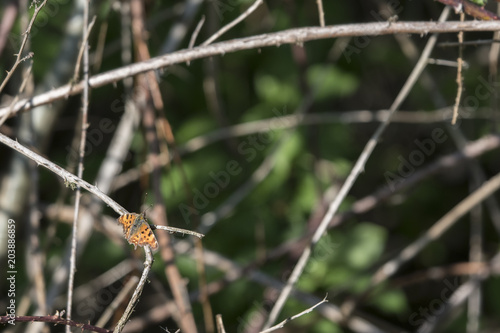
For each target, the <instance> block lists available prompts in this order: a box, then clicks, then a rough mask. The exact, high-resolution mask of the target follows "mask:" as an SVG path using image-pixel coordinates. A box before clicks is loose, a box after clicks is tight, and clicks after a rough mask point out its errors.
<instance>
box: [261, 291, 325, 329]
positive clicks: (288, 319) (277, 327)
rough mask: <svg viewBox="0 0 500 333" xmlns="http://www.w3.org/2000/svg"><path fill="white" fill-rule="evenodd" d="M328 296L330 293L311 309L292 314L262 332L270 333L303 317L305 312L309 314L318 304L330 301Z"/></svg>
mask: <svg viewBox="0 0 500 333" xmlns="http://www.w3.org/2000/svg"><path fill="white" fill-rule="evenodd" d="M327 297H328V295H326V296H325V298H323V300H322V301H321V302H319V303H316V304H315V305H313V306H311V307H310V308H309V309H306V310H304V311H302V312H301V313H298V314H296V315H294V316H291V317H290V318H287V319H285V320H283V321H282V322H281V323H279V324H277V325H274V326H273V327H270V328H268V329H267V330H264V331H261V332H260V333H269V332H273V331H276V330H277V329H280V328H283V327H285V325H286V324H287V323H288V322H290V321H292V320H294V319H297V318H299V317H301V316H303V315H305V314H308V313H310V312H312V310H314V309H315V308H317V307H318V306H320V305H321V304H323V303H326V302H328V300H327V299H326V298H327Z"/></svg>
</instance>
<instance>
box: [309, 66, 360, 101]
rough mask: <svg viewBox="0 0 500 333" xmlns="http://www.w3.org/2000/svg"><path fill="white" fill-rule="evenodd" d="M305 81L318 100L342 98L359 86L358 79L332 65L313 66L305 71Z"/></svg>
mask: <svg viewBox="0 0 500 333" xmlns="http://www.w3.org/2000/svg"><path fill="white" fill-rule="evenodd" d="M307 80H308V82H309V85H310V86H311V89H312V90H313V91H314V93H315V96H316V98H317V99H318V100H323V99H327V98H333V97H344V96H347V95H350V94H352V93H353V92H354V91H355V90H356V89H357V88H358V86H359V81H358V79H357V78H356V77H355V76H354V75H352V74H350V73H348V72H344V71H342V70H340V69H338V68H337V67H336V66H333V65H324V64H322V65H313V66H311V67H310V68H309V69H308V71H307Z"/></svg>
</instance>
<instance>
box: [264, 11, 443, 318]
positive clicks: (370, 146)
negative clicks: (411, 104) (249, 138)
mask: <svg viewBox="0 0 500 333" xmlns="http://www.w3.org/2000/svg"><path fill="white" fill-rule="evenodd" d="M449 12H450V9H449V7H445V9H444V10H443V12H442V13H441V16H440V17H439V22H443V21H445V20H446V18H447V17H448V15H449ZM436 41H437V34H434V35H432V36H431V37H430V38H429V40H428V42H427V45H426V46H425V48H424V50H423V52H422V55H421V57H420V59H419V61H418V62H417V64H416V65H415V67H414V69H413V71H412V72H411V74H410V76H409V77H408V79H407V81H406V83H405V84H404V86H403V88H402V89H401V91H400V92H399V94H398V96H397V97H396V99H395V100H394V102H393V104H392V105H391V108H390V109H389V110H390V114H389V116H388V117H387V119H386V120H385V122H383V123H381V124H380V125H379V127H378V128H377V130H376V131H375V133H374V134H373V135H372V137H371V138H370V140H369V141H368V143H367V144H366V146H365V148H364V149H363V152H362V153H361V155H360V156H359V158H358V160H357V161H356V164H355V165H354V167H353V168H352V170H351V172H350V173H349V176H348V177H347V179H346V181H345V183H344V184H343V185H342V188H341V189H340V191H339V193H338V195H337V196H336V197H335V200H334V201H333V202H332V203H331V204H330V206H329V207H328V212H327V213H326V214H325V216H324V217H323V219H322V221H321V223H320V224H319V226H318V228H317V229H316V231H315V233H314V235H313V237H312V239H311V241H310V243H309V244H308V246H307V247H306V248H305V250H304V252H303V253H302V255H301V256H300V258H299V260H298V262H297V264H296V266H295V267H294V269H293V271H292V273H291V275H290V277H289V278H288V281H287V283H286V286H285V288H284V289H283V290H282V292H281V294H280V295H279V297H278V299H277V301H276V303H275V304H274V307H273V309H272V310H271V313H270V314H269V316H268V320H267V322H266V324H265V326H264V328H269V327H271V325H272V323H274V322H275V321H276V318H277V317H278V315H279V314H280V313H281V310H282V309H283V306H284V305H285V302H286V300H287V299H288V297H289V296H290V293H291V291H292V289H293V287H294V285H295V284H296V282H297V281H298V279H299V277H300V276H301V274H302V272H303V270H304V268H305V266H306V264H307V262H308V260H309V257H310V256H311V253H312V249H313V247H314V246H315V245H316V243H317V242H318V241H319V240H320V239H321V237H322V236H323V234H324V233H325V231H326V229H327V228H328V225H329V223H330V220H331V219H332V218H333V216H334V215H335V214H336V213H337V210H338V208H339V207H340V204H341V203H342V201H343V200H344V198H345V197H346V196H347V194H348V193H349V191H350V189H351V187H352V186H353V185H354V182H355V181H356V179H357V178H358V176H359V175H360V174H361V172H362V171H363V170H364V166H365V164H366V161H367V160H368V158H369V157H370V155H371V153H372V152H373V150H374V149H375V146H376V145H377V143H378V141H379V139H380V137H381V136H382V133H383V132H384V130H385V129H386V127H387V126H388V125H389V123H390V121H391V116H392V114H394V113H395V112H396V110H397V109H398V108H399V107H400V105H401V104H402V103H403V101H404V100H405V99H406V97H407V96H408V94H409V92H410V90H411V88H412V87H413V85H414V84H415V83H416V82H417V79H418V77H419V76H420V73H422V71H423V70H424V68H425V64H426V63H427V59H428V58H429V56H430V53H431V51H432V49H433V48H434V45H435V44H436Z"/></svg>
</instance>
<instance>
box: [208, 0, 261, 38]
mask: <svg viewBox="0 0 500 333" xmlns="http://www.w3.org/2000/svg"><path fill="white" fill-rule="evenodd" d="M263 2H264V0H256V1H255V2H254V3H253V4H252V5H251V6H250V7H248V9H247V10H245V11H244V12H243V13H242V14H241V15H240V16H238V17H237V18H236V19H234V20H233V21H232V22H230V23H228V24H226V25H225V26H223V27H222V28H221V29H220V30H219V31H217V32H216V33H215V34H213V35H212V37H210V38H209V39H207V40H206V41H204V42H203V43H202V44H201V46H206V45H209V44H210V43H212V42H213V41H214V40H216V39H217V38H219V37H220V36H222V35H223V34H224V33H226V32H227V31H228V30H229V29H231V28H232V27H234V26H235V25H237V24H238V23H240V22H241V21H243V20H244V19H245V18H247V17H248V16H249V15H250V14H252V13H253V12H254V11H255V10H256V9H257V8H258V7H259V6H260V5H262V3H263Z"/></svg>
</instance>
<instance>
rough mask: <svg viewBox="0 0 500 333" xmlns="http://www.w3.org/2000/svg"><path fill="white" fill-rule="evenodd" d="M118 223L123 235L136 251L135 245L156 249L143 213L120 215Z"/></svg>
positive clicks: (155, 243) (154, 239)
mask: <svg viewBox="0 0 500 333" xmlns="http://www.w3.org/2000/svg"><path fill="white" fill-rule="evenodd" d="M118 223H120V224H121V225H122V227H123V235H124V236H125V238H126V239H127V241H128V242H129V244H133V245H134V248H135V249H137V245H139V246H144V245H149V246H151V249H153V250H157V249H158V241H157V240H156V237H155V234H154V233H153V231H152V230H151V227H150V226H149V224H148V223H147V222H146V220H145V218H144V213H141V214H136V213H130V214H125V215H122V216H120V217H119V218H118Z"/></svg>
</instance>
